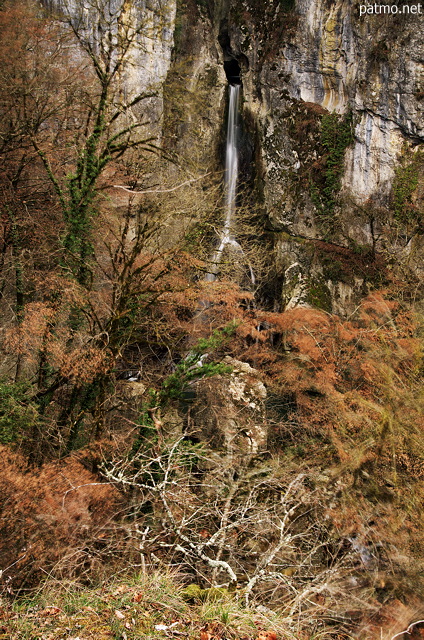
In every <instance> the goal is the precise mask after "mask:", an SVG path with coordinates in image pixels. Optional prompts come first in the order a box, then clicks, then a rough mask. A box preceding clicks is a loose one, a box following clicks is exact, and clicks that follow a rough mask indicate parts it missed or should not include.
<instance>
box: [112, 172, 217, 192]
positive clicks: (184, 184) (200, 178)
mask: <svg viewBox="0 0 424 640" xmlns="http://www.w3.org/2000/svg"><path fill="white" fill-rule="evenodd" d="M209 175H210V172H209V173H205V174H203V175H202V176H200V177H199V178H191V179H190V180H186V181H185V182H181V183H180V184H177V186H176V187H171V188H170V189H148V190H146V191H134V190H133V189H130V188H129V187H128V186H126V185H122V184H114V185H112V186H113V188H114V189H123V190H124V191H127V193H134V194H137V195H144V194H146V193H170V192H171V191H177V189H181V188H182V187H185V186H186V185H187V184H193V183H194V182H199V180H203V178H206V177H207V176H209Z"/></svg>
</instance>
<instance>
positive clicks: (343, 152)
mask: <svg viewBox="0 0 424 640" xmlns="http://www.w3.org/2000/svg"><path fill="white" fill-rule="evenodd" d="M196 6H197V9H195V11H194V12H193V16H195V17H193V18H191V27H190V28H191V29H192V32H193V33H195V34H197V37H199V35H200V34H201V33H205V32H206V33H207V34H208V35H207V37H205V38H204V39H203V46H202V47H193V48H192V49H191V50H190V54H191V55H192V56H193V60H194V61H193V62H192V66H193V68H195V69H204V68H205V65H207V66H208V67H209V68H210V69H216V77H217V83H216V86H215V93H211V99H210V100H209V101H207V102H206V103H205V110H206V113H210V112H211V108H213V104H212V100H213V101H214V104H215V107H216V109H217V111H218V112H219V113H220V114H221V113H222V106H221V105H222V100H221V101H220V100H219V99H218V97H219V95H220V90H221V91H222V72H221V73H220V72H219V67H220V66H221V69H222V66H223V65H224V63H226V64H227V65H228V61H231V60H232V61H236V62H237V63H238V65H239V67H240V70H241V78H242V82H243V97H244V103H243V115H244V121H245V123H246V125H247V126H249V127H250V130H251V138H252V139H255V154H254V157H255V175H256V193H261V198H262V202H263V204H264V205H265V209H266V213H267V218H268V222H265V224H267V225H268V226H269V227H270V230H271V233H273V235H274V246H275V249H276V251H275V256H276V261H277V265H278V271H279V273H280V275H281V279H282V281H283V286H282V290H281V298H280V300H279V303H280V304H281V305H287V304H288V305H290V306H293V305H296V304H313V305H317V304H322V305H323V307H324V308H325V309H327V310H333V311H337V312H343V311H345V312H346V311H347V312H348V311H349V310H350V309H351V308H352V306H353V305H355V304H356V302H357V300H358V296H359V295H360V294H362V293H363V292H364V290H366V288H367V287H368V286H370V285H372V286H374V285H375V284H378V282H377V281H376V271H375V269H374V268H372V269H370V265H369V264H368V265H367V262H368V263H370V262H372V261H373V260H374V257H375V253H376V252H378V251H380V250H382V249H384V251H385V252H388V253H389V254H391V257H394V258H395V259H398V258H399V257H400V255H402V258H403V259H405V260H409V263H410V266H411V265H412V264H413V263H417V262H419V260H417V255H416V253H415V254H414V255H412V254H413V251H412V244H414V243H415V244H414V246H415V247H416V246H417V244H420V243H417V242H416V237H417V235H418V236H419V235H420V233H421V230H422V227H421V226H420V223H419V218H420V211H421V210H422V193H420V190H419V188H412V187H411V188H410V189H409V191H408V189H407V188H406V189H405V185H404V184H403V183H404V177H405V176H406V175H409V176H410V177H411V176H412V182H413V183H414V184H415V187H417V184H418V182H419V178H420V177H421V176H422V174H423V172H424V169H423V155H422V154H423V152H422V143H423V141H424V131H423V118H422V111H423V97H424V84H423V82H424V75H423V73H424V72H423V61H424V44H423V42H422V37H421V34H422V28H423V21H424V17H423V16H420V15H412V14H410V15H408V14H404V15H374V16H369V15H367V16H362V17H360V16H359V5H358V6H354V5H352V3H351V2H349V1H348V0H336V1H335V2H328V1H327V0H318V1H317V2H315V1H313V0H296V1H292V0H279V1H277V0H274V1H273V2H261V0H255V1H254V0H244V1H243V2H241V0H229V1H227V2H224V1H221V2H219V1H216V2H213V1H212V0H210V1H209V2H202V3H197V5H196ZM199 7H200V8H199ZM189 22H190V20H189ZM211 35H213V36H215V37H216V39H217V40H218V41H219V44H220V48H217V47H216V42H215V43H213V42H212V40H211ZM188 48H189V49H190V47H188ZM186 53H187V48H186ZM177 58H178V55H177ZM177 58H176V59H177ZM221 95H222V93H221ZM208 126H210V127H212V129H213V128H215V132H214V135H212V136H211V137H210V139H211V140H213V139H215V140H217V139H218V138H219V136H220V130H219V122H218V123H217V121H216V119H214V118H211V119H209V122H208ZM205 140H206V138H205V137H204V138H203V140H202V144H204V141H205ZM179 144H180V146H184V137H182V138H180V142H179ZM412 182H411V184H412ZM402 184H403V186H402ZM401 192H402V193H401ZM396 203H397V204H396ZM408 211H409V213H408ZM394 236H396V241H395V243H393V238H394ZM411 237H414V242H413V243H412V244H410V240H411ZM317 239H325V241H326V242H327V247H326V249H327V251H326V256H324V261H323V260H322V259H321V258H322V256H320V255H318V253H319V252H317V251H316V250H315V245H314V243H313V242H312V241H314V240H317ZM332 246H334V247H336V248H337V249H336V250H338V248H339V247H344V248H346V249H349V250H351V251H353V252H357V253H358V252H359V253H360V252H362V253H363V254H364V255H365V254H367V252H368V254H369V255H368V256H367V257H366V260H365V263H364V264H363V265H361V266H360V268H358V269H356V270H354V272H353V273H351V275H350V277H349V278H347V277H346V271H347V269H346V264H345V263H343V262H342V263H341V264H340V269H339V271H340V273H339V275H337V273H336V271H337V269H335V268H333V269H332V273H331V277H329V274H328V271H329V269H328V268H326V267H327V265H328V263H329V262H330V261H331V260H332V258H333V257H334V256H332V249H331V247H332ZM321 253H323V252H322V251H321ZM324 253H325V252H324ZM332 261H333V263H334V262H336V263H337V261H334V260H332ZM350 266H352V265H350ZM413 269H415V275H417V271H416V267H413ZM380 279H382V280H384V277H383V276H382V277H381V278H380ZM317 289H320V294H319V295H317V294H316V290H317ZM311 291H312V293H311ZM314 291H315V293H314ZM320 300H321V302H320Z"/></svg>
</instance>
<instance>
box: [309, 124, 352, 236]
mask: <svg viewBox="0 0 424 640" xmlns="http://www.w3.org/2000/svg"><path fill="white" fill-rule="evenodd" d="M352 141H353V134H352V114H351V113H346V114H345V115H344V116H339V115H337V114H336V113H328V114H324V115H323V116H322V119H321V140H320V143H321V147H322V149H323V158H322V168H321V170H320V171H319V173H318V175H317V176H316V177H315V180H314V182H313V183H312V184H311V197H312V201H313V203H314V204H315V206H316V207H317V210H318V213H319V215H320V218H321V220H322V221H323V222H326V223H331V222H333V215H334V209H335V206H336V204H337V194H338V191H339V190H340V181H341V176H342V173H343V161H344V155H345V151H346V149H347V147H348V146H349V145H350V144H351V143H352Z"/></svg>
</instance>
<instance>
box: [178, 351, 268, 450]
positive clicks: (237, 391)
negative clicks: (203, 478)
mask: <svg viewBox="0 0 424 640" xmlns="http://www.w3.org/2000/svg"><path fill="white" fill-rule="evenodd" d="M223 362H224V363H225V364H226V365H228V366H230V367H231V368H232V371H231V373H229V374H225V375H220V376H214V377H213V378H205V379H203V380H199V381H198V382H196V383H195V385H193V387H194V389H195V392H196V401H195V403H194V405H193V407H192V409H191V412H190V421H189V432H190V435H191V436H196V437H198V438H199V439H200V440H206V441H207V442H209V443H210V444H212V446H213V447H215V448H218V449H222V450H224V451H225V453H226V454H227V455H228V456H233V455H240V454H242V455H243V454H255V453H258V451H260V450H263V449H264V448H265V446H266V441H267V432H266V428H265V426H264V425H265V421H264V415H265V407H264V401H265V398H266V396H267V392H266V388H265V385H264V384H263V382H262V381H261V379H260V374H259V371H257V370H256V369H253V368H252V367H251V366H250V365H249V364H248V363H247V362H240V361H239V360H234V359H233V358H231V357H229V356H227V357H225V358H224V360H223Z"/></svg>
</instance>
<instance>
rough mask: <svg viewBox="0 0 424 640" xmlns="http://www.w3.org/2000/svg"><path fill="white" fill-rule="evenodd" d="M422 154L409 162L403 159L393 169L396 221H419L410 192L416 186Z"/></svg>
mask: <svg viewBox="0 0 424 640" xmlns="http://www.w3.org/2000/svg"><path fill="white" fill-rule="evenodd" d="M422 160H423V159H422V154H419V153H417V154H416V155H415V157H414V158H413V160H412V161H411V162H407V161H404V162H403V163H402V164H401V165H400V166H399V167H398V168H397V169H396V171H395V179H394V182H393V210H394V218H395V220H396V222H398V223H399V224H402V225H409V224H414V223H417V222H419V219H420V217H421V216H420V212H419V211H418V209H417V208H415V207H414V206H413V204H412V194H413V193H414V191H415V189H416V188H417V186H418V182H419V169H420V164H422Z"/></svg>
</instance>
